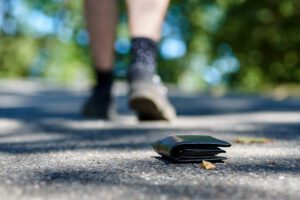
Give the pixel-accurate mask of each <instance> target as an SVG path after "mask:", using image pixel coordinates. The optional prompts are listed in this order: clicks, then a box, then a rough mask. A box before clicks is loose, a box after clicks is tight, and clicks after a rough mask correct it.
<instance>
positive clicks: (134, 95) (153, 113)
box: [129, 75, 176, 121]
mask: <svg viewBox="0 0 300 200" xmlns="http://www.w3.org/2000/svg"><path fill="white" fill-rule="evenodd" d="M129 86H130V90H129V106H130V107H131V108H132V109H133V110H134V111H136V113H137V116H138V118H139V120H167V121H171V120H172V119H175V118H176V112H175V109H174V107H173V106H172V105H171V103H170V102H169V100H168V98H167V88H166V87H165V86H163V84H162V83H161V80H160V77H159V76H158V75H153V76H152V78H151V79H131V80H130V83H129Z"/></svg>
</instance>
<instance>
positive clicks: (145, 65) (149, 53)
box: [128, 37, 157, 81]
mask: <svg viewBox="0 0 300 200" xmlns="http://www.w3.org/2000/svg"><path fill="white" fill-rule="evenodd" d="M156 60H157V44H156V42H155V41H153V40H151V39H149V38H143V37H136V38H132V41H131V64H130V66H129V70H128V75H129V77H128V78H129V81H131V80H132V79H145V78H151V77H152V76H153V75H154V74H156V67H157V62H156Z"/></svg>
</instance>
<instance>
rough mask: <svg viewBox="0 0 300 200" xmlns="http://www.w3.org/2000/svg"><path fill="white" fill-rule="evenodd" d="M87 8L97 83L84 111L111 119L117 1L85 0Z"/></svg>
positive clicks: (87, 21)
mask: <svg viewBox="0 0 300 200" xmlns="http://www.w3.org/2000/svg"><path fill="white" fill-rule="evenodd" d="M84 8H85V17H86V24H87V29H88V32H89V36H90V40H91V42H90V44H91V49H92V55H93V61H94V65H95V74H96V85H95V87H94V89H93V92H92V94H91V97H90V98H89V99H88V101H87V102H86V104H85V105H84V107H83V114H84V115H85V116H87V117H96V118H108V115H109V112H110V111H111V106H112V98H111V88H112V83H113V65H114V40H115V29H116V25H117V20H118V8H117V0H109V1H108V0H85V1H84Z"/></svg>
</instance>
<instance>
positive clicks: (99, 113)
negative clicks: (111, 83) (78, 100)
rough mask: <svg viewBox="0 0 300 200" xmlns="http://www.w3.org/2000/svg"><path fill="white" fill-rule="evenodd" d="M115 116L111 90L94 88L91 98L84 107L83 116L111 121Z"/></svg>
mask: <svg viewBox="0 0 300 200" xmlns="http://www.w3.org/2000/svg"><path fill="white" fill-rule="evenodd" d="M114 114H115V106H114V103H113V99H112V96H111V93H110V90H109V91H107V90H103V89H101V88H98V87H97V86H96V87H94V88H93V90H92V94H91V96H90V97H89V98H88V100H87V101H86V103H85V104H84V105H83V108H82V115H83V116H85V117H88V118H96V119H110V118H111V117H112V116H113V115H114Z"/></svg>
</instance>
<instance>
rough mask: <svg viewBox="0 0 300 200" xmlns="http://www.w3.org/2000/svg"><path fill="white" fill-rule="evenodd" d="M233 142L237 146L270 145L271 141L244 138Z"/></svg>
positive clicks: (267, 139)
mask: <svg viewBox="0 0 300 200" xmlns="http://www.w3.org/2000/svg"><path fill="white" fill-rule="evenodd" d="M234 142H235V143H238V144H267V143H272V142H273V140H272V139H269V138H246V137H242V138H237V139H236V140H235V141H234Z"/></svg>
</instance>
